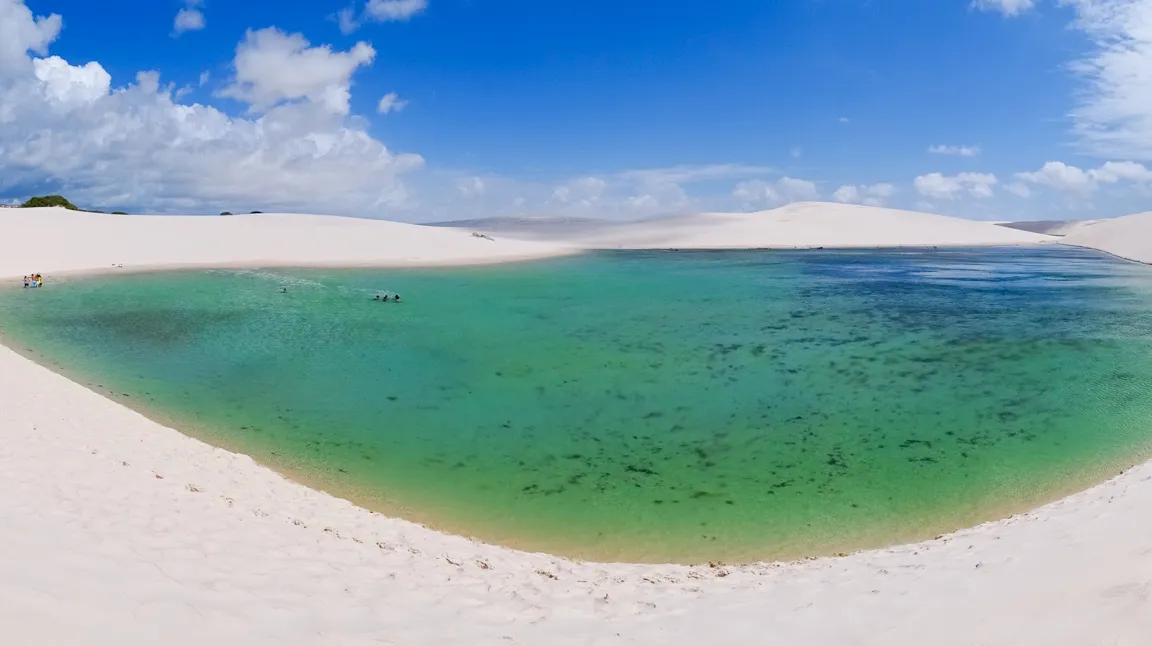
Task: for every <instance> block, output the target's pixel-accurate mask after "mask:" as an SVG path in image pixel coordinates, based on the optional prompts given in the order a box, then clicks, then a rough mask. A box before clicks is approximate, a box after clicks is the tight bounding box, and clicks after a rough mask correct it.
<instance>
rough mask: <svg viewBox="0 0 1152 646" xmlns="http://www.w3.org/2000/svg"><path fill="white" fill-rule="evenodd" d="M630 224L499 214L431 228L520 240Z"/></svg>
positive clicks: (560, 236) (567, 237)
mask: <svg viewBox="0 0 1152 646" xmlns="http://www.w3.org/2000/svg"><path fill="white" fill-rule="evenodd" d="M624 224H626V223H624V222H617V221H611V220H602V219H599V218H577V217H550V216H544V217H496V218H479V219H475V220H453V221H450V222H432V223H429V224H428V225H427V226H430V227H447V228H455V229H468V230H470V231H479V232H481V233H487V234H489V235H493V236H500V237H505V238H514V239H517V240H573V239H576V238H580V237H585V236H589V235H592V234H595V233H600V232H603V231H608V230H611V229H615V228H617V227H620V226H622V225H624Z"/></svg>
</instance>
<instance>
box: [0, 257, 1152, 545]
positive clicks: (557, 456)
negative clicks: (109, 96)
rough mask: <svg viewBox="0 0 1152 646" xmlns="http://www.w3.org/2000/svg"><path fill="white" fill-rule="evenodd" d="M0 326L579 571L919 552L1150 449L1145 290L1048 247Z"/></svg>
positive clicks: (674, 263)
mask: <svg viewBox="0 0 1152 646" xmlns="http://www.w3.org/2000/svg"><path fill="white" fill-rule="evenodd" d="M282 285H284V286H287V287H288V289H289V291H288V293H287V294H281V293H279V292H278V289H279V287H280V286H282ZM378 290H379V291H384V290H393V291H399V292H400V293H401V294H402V295H403V297H404V302H403V303H401V304H394V303H387V304H385V303H378V302H375V301H373V300H372V295H373V294H375V293H376V292H377V291H378ZM0 325H2V328H0V331H2V332H3V333H4V334H5V336H6V339H7V340H6V343H8V344H10V345H13V346H14V347H17V348H18V349H22V350H24V351H26V352H31V353H32V354H33V356H36V357H37V358H38V359H39V360H41V361H44V362H45V363H48V364H50V365H56V366H57V367H59V368H61V369H62V370H63V371H65V372H66V373H67V374H69V375H71V376H73V377H75V378H78V379H80V380H82V381H85V382H87V383H89V384H90V385H91V386H92V387H93V388H95V389H97V390H100V391H102V392H105V393H107V394H109V395H110V396H112V397H114V398H116V399H118V400H120V401H123V402H124V403H126V404H128V405H130V406H135V407H137V408H139V409H141V410H144V411H145V412H147V413H149V414H151V415H153V416H156V417H160V418H162V419H164V420H165V421H169V422H171V423H173V424H176V425H177V427H179V428H182V429H184V430H186V431H188V432H190V433H191V434H193V435H196V436H199V437H203V438H205V439H207V440H208V441H211V442H214V443H217V444H220V445H223V446H226V447H228V448H232V449H236V450H241V451H244V452H246V453H249V454H251V455H252V456H254V457H255V458H257V459H258V460H260V461H262V462H265V463H267V464H270V465H272V466H275V467H278V468H280V469H283V470H285V471H286V472H288V473H290V474H291V475H293V476H294V477H297V478H300V479H302V480H305V481H307V482H309V483H312V484H316V485H318V486H322V487H325V488H327V489H329V490H332V491H334V492H336V493H339V494H341V495H344V496H347V497H350V498H352V499H354V500H356V501H357V502H360V503H362V504H366V505H368V506H371V507H375V508H378V509H381V510H384V511H388V512H392V513H399V514H401V515H403V516H406V517H408V518H412V519H416V520H420V521H424V522H428V523H430V524H432V525H435V526H437V527H442V528H444V529H447V530H450V531H457V532H461V533H466V534H471V535H475V536H478V537H480V538H484V539H487V540H492V541H495V542H500V543H505V544H510V545H515V546H518V547H524V548H529V549H543V550H549V551H553V552H558V553H562V554H567V555H573V556H583V557H593V558H606V559H626V560H678V561H702V560H708V559H724V560H729V561H732V560H747V559H754V558H773V557H792V556H798V555H806V554H823V553H830V552H834V551H840V550H847V549H851V548H855V547H864V546H872V545H882V544H885V543H889V542H892V541H895V540H903V539H910V538H918V537H923V536H931V535H933V534H935V533H939V532H942V531H946V530H949V529H954V528H957V527H960V526H963V525H965V524H971V523H975V522H979V521H981V520H986V519H989V518H995V517H998V516H1002V515H1005V514H1007V513H1011V512H1014V511H1019V510H1022V509H1026V508H1028V507H1029V506H1031V505H1034V504H1037V503H1039V502H1042V501H1045V500H1049V499H1052V498H1054V497H1056V496H1058V495H1061V494H1063V493H1067V492H1068V491H1071V490H1073V489H1075V488H1077V487H1083V486H1086V485H1087V484H1089V483H1091V482H1093V481H1095V480H1099V479H1102V478H1104V477H1106V476H1107V475H1108V474H1110V473H1111V472H1112V470H1115V469H1118V468H1120V467H1122V466H1126V465H1128V464H1131V463H1133V462H1135V461H1137V460H1139V459H1141V458H1144V457H1147V455H1148V453H1149V451H1148V448H1149V446H1150V439H1152V423H1150V422H1152V388H1150V386H1152V371H1150V370H1149V369H1148V368H1149V366H1150V365H1152V363H1150V359H1152V271H1150V270H1149V269H1148V268H1146V267H1143V266H1139V265H1134V264H1128V263H1123V262H1121V261H1117V260H1114V259H1111V258H1108V257H1104V256H1102V255H1098V254H1094V253H1091V252H1087V251H1082V250H1075V249H1067V248H1025V249H1022V248H1013V249H976V250H948V251H944V250H941V251H911V250H903V251H867V252H854V251H835V252H699V253H695V252H679V253H661V252H652V253H649V252H634V253H633V252H629V253H606V254H596V255H589V256H581V257H575V258H567V259H562V260H552V261H547V262H534V263H526V264H518V265H507V266H501V267H485V268H467V269H460V268H457V269H444V270H412V271H400V270H276V271H186V272H175V273H164V274H150V275H135V276H130V275H129V276H116V277H100V278H87V279H75V280H64V281H57V282H51V283H50V284H49V286H48V288H46V289H43V290H35V291H24V290H20V289H15V290H0Z"/></svg>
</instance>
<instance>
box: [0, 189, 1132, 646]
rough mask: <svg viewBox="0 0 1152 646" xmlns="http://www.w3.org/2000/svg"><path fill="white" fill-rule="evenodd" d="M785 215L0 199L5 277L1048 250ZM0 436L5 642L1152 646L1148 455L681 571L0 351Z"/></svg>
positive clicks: (892, 218) (965, 229) (978, 228)
mask: <svg viewBox="0 0 1152 646" xmlns="http://www.w3.org/2000/svg"><path fill="white" fill-rule="evenodd" d="M778 211H780V212H779V213H773V212H768V215H766V216H765V215H764V214H751V215H740V216H733V215H716V214H713V215H706V216H696V217H695V218H692V219H686V220H685V222H687V224H685V223H683V222H682V223H681V224H680V225H675V226H673V227H671V228H669V227H667V226H665V227H664V228H663V229H661V228H660V227H661V225H660V224H659V223H646V224H643V225H634V228H629V230H628V232H626V233H620V232H619V231H617V232H614V233H612V235H613V236H615V237H614V238H613V239H612V240H607V239H602V240H600V241H599V242H595V241H582V242H580V243H579V244H577V243H574V242H573V241H567V242H563V243H561V242H556V243H533V242H518V241H510V240H502V239H497V240H495V241H490V240H485V239H483V238H476V237H473V236H472V235H471V234H470V233H469V232H468V231H466V230H451V229H435V228H431V227H418V226H415V225H404V224H395V223H385V222H377V221H362V220H351V219H347V218H331V219H328V218H323V217H321V216H290V215H268V216H235V217H233V218H220V217H174V218H169V217H167V216H165V217H154V218H144V217H138V216H110V215H108V216H105V215H97V214H87V213H71V212H62V211H58V210H43V211H40V210H37V211H31V210H16V209H14V210H12V211H11V212H7V211H0V230H3V231H5V236H4V237H3V239H0V276H4V277H9V278H10V277H15V278H18V277H19V276H20V275H21V274H23V273H28V272H31V271H39V272H42V273H44V274H45V275H48V276H49V277H51V275H53V274H54V273H57V274H59V273H67V272H91V271H103V270H106V269H109V268H111V267H112V266H113V265H120V264H123V266H124V270H132V269H144V268H155V267H176V266H238V265H245V264H248V265H310V264H331V265H339V264H349V265H355V264H372V265H380V266H389V265H401V266H415V265H435V264H462V263H480V262H501V261H507V260H516V259H524V258H533V257H545V256H549V255H556V254H560V253H566V252H568V251H571V250H572V249H573V248H575V247H577V246H580V245H583V246H587V247H601V248H602V247H609V248H614V247H625V248H627V247H635V248H648V247H656V248H661V247H665V246H667V247H673V248H692V247H697V248H739V247H741V246H743V247H756V248H759V247H771V246H780V247H791V246H826V247H833V246H851V247H871V246H902V245H949V244H952V245H975V244H1032V243H1042V242H1050V241H1052V240H1053V238H1051V237H1049V236H1045V235H1041V234H1034V233H1029V232H1025V231H1018V230H1013V229H1007V228H1003V227H997V226H995V225H992V224H988V223H980V222H970V221H966V220H961V221H957V219H956V218H943V217H941V216H929V215H925V214H912V213H909V212H897V211H888V210H884V209H869V208H868V207H844V206H841V205H835V206H833V205H827V206H826V207H820V206H819V205H815V204H806V205H795V207H794V208H792V209H790V210H789V209H788V208H787V207H786V208H785V209H779V210H778ZM757 216H758V217H757ZM801 218H803V219H801ZM724 222H729V223H730V224H724ZM712 225H716V227H713V226H712ZM1149 230H1152V216H1150V215H1141V216H1131V217H1130V218H1122V219H1118V220H1115V221H1107V222H1102V223H1100V224H1096V225H1094V226H1092V227H1090V228H1085V229H1083V230H1077V231H1076V232H1074V233H1072V234H1070V235H1069V236H1068V238H1067V239H1065V240H1063V241H1064V242H1068V243H1070V244H1079V245H1084V246H1094V247H1096V248H1100V249H1102V250H1104V251H1107V252H1109V253H1113V254H1115V255H1120V256H1123V257H1127V258H1132V259H1136V260H1143V261H1145V262H1149V261H1152V246H1149V245H1148V243H1147V241H1148V240H1150V239H1152V238H1150V237H1149V236H1147V235H1145V234H1146V233H1147V232H1148V231H1149ZM1089 234H1091V237H1090V236H1089ZM1131 241H1137V242H1131ZM49 286H50V285H49ZM0 441H2V446H3V449H0V573H3V576H0V625H2V626H4V634H5V640H4V643H6V644H14V645H21V646H22V645H25V644H28V645H31V644H58V643H76V644H88V643H116V644H154V643H164V644H170V645H171V644H190V645H191V644H203V643H237V644H239V643H243V644H300V645H305V644H307V645H311V644H340V645H347V644H405V645H407V644H462V645H463V644H469V645H473V644H672V645H677V644H684V645H688V644H702V643H706V644H749V643H780V644H804V645H823V644H860V645H872V644H875V645H881V644H884V645H908V646H912V645H916V646H920V645H923V644H935V645H944V646H952V645H954V646H961V645H964V646H968V645H972V646H975V645H982V646H993V645H1008V644H1046V645H1068V646H1072V645H1088V644H1109V645H1112V644H1122V645H1140V644H1148V643H1152V539H1150V538H1149V537H1150V536H1152V527H1150V526H1149V521H1148V519H1147V518H1148V515H1147V513H1146V512H1147V509H1148V508H1149V506H1152V464H1145V465H1141V466H1138V467H1136V468H1133V469H1130V470H1128V471H1127V472H1125V473H1122V474H1117V476H1116V477H1115V478H1113V479H1112V480H1110V481H1108V482H1106V483H1103V484H1101V485H1098V486H1096V487H1093V488H1091V489H1089V490H1087V491H1084V492H1082V493H1079V494H1076V495H1073V496H1071V497H1068V498H1065V499H1063V500H1061V501H1059V502H1056V503H1053V504H1050V505H1047V506H1045V507H1042V508H1039V509H1037V510H1034V511H1033V512H1030V513H1028V514H1024V515H1020V516H1017V517H1014V518H1011V519H1007V520H1003V521H998V522H994V523H988V524H985V525H981V526H979V527H976V528H972V529H967V530H963V531H960V532H956V533H954V534H950V535H948V536H943V537H940V538H938V539H936V540H933V541H929V542H926V543H921V544H916V545H907V546H900V547H894V548H890V549H885V550H877V551H869V552H861V553H857V554H852V555H846V556H843V557H839V558H827V559H815V560H809V561H803V562H797V563H784V564H760V565H750V566H741V567H727V566H723V565H716V566H708V565H704V566H696V567H687V566H672V565H666V566H649V565H627V564H595V563H576V562H572V561H567V560H564V559H559V558H556V557H552V556H548V555H543V554H526V553H522V552H516V551H513V550H509V549H505V548H501V547H495V546H491V545H484V544H480V543H477V542H473V541H470V540H468V539H466V538H462V537H455V536H449V535H445V534H441V533H438V532H434V531H432V530H429V529H426V528H423V527H420V526H418V525H415V524H412V523H409V522H405V521H401V520H396V519H392V518H387V517H384V516H382V515H379V514H375V513H371V512H368V511H365V510H363V509H359V508H357V507H355V506H353V505H352V504H350V503H348V502H346V501H343V500H340V499H337V498H334V497H331V496H329V495H327V494H324V493H322V492H318V491H315V490H311V489H308V488H306V487H303V486H301V485H298V484H295V483H293V482H291V481H289V480H287V479H285V478H283V477H281V476H279V475H278V474H276V473H274V472H272V471H270V470H268V469H266V468H264V467H261V466H259V465H257V464H255V463H254V462H253V461H252V460H251V459H250V458H247V457H245V456H241V455H236V454H233V453H229V452H227V451H224V450H222V449H218V448H214V447H211V446H208V445H206V444H203V443H202V442H199V441H197V440H194V439H191V438H189V437H187V436H185V435H182V434H180V433H179V432H177V431H175V430H172V429H168V428H165V427H163V426H161V425H159V424H157V423H154V422H152V421H150V420H148V419H146V418H145V417H143V416H141V415H139V414H137V413H135V412H133V411H131V410H129V409H127V408H125V407H123V406H121V405H119V404H117V403H115V402H113V401H111V400H109V399H106V398H104V397H103V396H101V395H99V394H97V393H95V392H92V391H90V390H88V389H86V388H84V387H82V386H80V385H78V384H76V383H73V382H71V381H69V380H67V379H65V378H64V377H62V376H59V375H57V374H54V373H53V372H51V371H50V370H48V369H46V368H44V367H42V366H39V365H37V364H36V363H34V362H32V361H30V360H28V359H26V358H24V357H22V356H20V355H18V354H16V353H15V352H13V351H11V350H9V349H7V348H3V347H0Z"/></svg>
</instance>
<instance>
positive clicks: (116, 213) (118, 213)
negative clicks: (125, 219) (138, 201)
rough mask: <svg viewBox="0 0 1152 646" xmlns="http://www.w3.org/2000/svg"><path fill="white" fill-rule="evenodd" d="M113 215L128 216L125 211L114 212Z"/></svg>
mask: <svg viewBox="0 0 1152 646" xmlns="http://www.w3.org/2000/svg"><path fill="white" fill-rule="evenodd" d="M112 215H128V214H127V213H125V212H123V211H113V212H112Z"/></svg>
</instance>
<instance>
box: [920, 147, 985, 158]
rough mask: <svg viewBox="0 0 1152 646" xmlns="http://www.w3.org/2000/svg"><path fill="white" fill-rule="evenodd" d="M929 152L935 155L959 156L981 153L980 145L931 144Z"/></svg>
mask: <svg viewBox="0 0 1152 646" xmlns="http://www.w3.org/2000/svg"><path fill="white" fill-rule="evenodd" d="M928 152H930V153H932V154H934V155H956V156H957V157H975V156H976V155H979V154H980V147H979V146H930V147H929V148H928Z"/></svg>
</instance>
